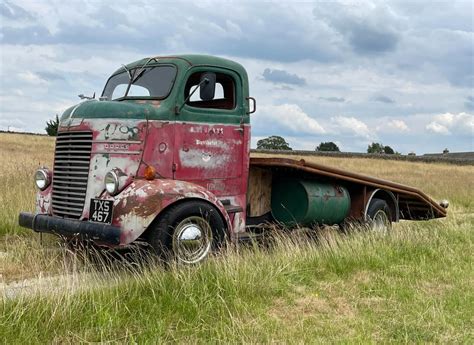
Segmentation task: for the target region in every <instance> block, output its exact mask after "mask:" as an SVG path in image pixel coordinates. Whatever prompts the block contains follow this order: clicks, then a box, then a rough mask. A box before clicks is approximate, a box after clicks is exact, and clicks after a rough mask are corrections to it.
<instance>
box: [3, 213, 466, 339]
mask: <svg viewBox="0 0 474 345" xmlns="http://www.w3.org/2000/svg"><path fill="white" fill-rule="evenodd" d="M473 218H474V217H472V216H470V217H463V218H453V219H450V220H449V221H447V220H445V221H434V222H426V223H415V224H413V223H412V224H408V223H404V224H400V225H399V226H397V227H396V229H395V231H394V232H392V233H391V234H389V235H385V236H384V235H377V234H369V233H354V234H351V235H349V236H342V235H338V234H334V233H331V232H326V233H323V234H322V235H321V236H320V237H319V240H318V241H313V240H307V239H304V238H303V239H302V238H301V237H289V238H287V237H283V239H280V240H279V241H278V243H277V245H276V246H275V247H273V248H271V249H263V248H247V249H245V248H239V250H236V249H231V250H229V252H227V253H225V255H221V256H219V257H216V258H214V259H212V260H209V261H207V262H206V263H205V264H203V265H201V266H198V267H191V268H183V267H173V268H170V269H168V270H165V269H164V268H162V267H159V266H156V265H151V266H148V267H147V268H145V269H144V270H143V271H136V272H130V270H126V271H124V270H121V271H120V270H119V271H109V272H107V273H103V272H102V273H101V271H100V270H99V271H95V272H94V273H93V274H94V277H95V278H94V280H96V281H100V282H99V283H98V284H99V287H97V286H95V287H88V286H87V284H84V285H82V287H79V288H78V289H77V290H75V289H71V288H69V289H67V290H66V291H62V292H56V293H48V292H45V291H43V292H40V293H38V294H36V295H34V296H31V295H30V296H23V297H19V298H16V299H8V300H4V301H3V312H2V319H1V320H2V321H1V324H0V327H1V328H0V334H3V335H4V339H5V340H6V342H7V343H15V342H18V343H27V342H51V341H54V342H78V341H92V342H94V341H119V342H132V341H136V342H152V343H154V342H163V341H178V342H183V343H184V342H186V343H187V342H193V343H195V342H197V343H207V342H275V341H276V342H314V341H320V342H326V341H337V342H339V341H341V342H354V341H362V342H367V341H370V342H388V341H395V342H443V343H452V342H461V343H462V342H465V343H469V342H472V341H474V334H473V333H472V326H473V321H474V292H473V288H472V287H473V286H474V281H473V280H474V265H473V264H474V262H473V257H472V255H471V254H472V253H473V252H474V245H473V244H474V233H473V231H472V224H473V221H474V219H473Z"/></svg>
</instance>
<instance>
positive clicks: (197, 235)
mask: <svg viewBox="0 0 474 345" xmlns="http://www.w3.org/2000/svg"><path fill="white" fill-rule="evenodd" d="M150 230H151V231H150V233H149V234H148V236H147V240H148V243H149V244H150V245H151V247H152V248H153V251H154V252H155V253H156V254H158V256H160V257H161V258H162V259H164V260H165V261H171V260H175V261H177V262H178V263H182V264H188V265H192V264H197V263H199V262H202V261H203V260H205V259H206V258H207V257H208V256H209V254H210V253H211V252H212V251H214V250H216V249H217V248H219V246H220V245H221V244H222V242H223V240H224V236H225V225H224V221H223V219H222V217H221V215H220V214H219V212H218V211H217V210H216V209H215V208H214V207H213V206H211V205H209V204H208V203H206V202H204V201H188V202H184V203H180V204H177V205H174V206H171V207H170V208H169V209H168V210H166V211H165V212H164V213H163V214H162V215H161V216H160V217H159V218H158V221H157V223H156V224H154V225H153V227H152V228H151V229H150Z"/></svg>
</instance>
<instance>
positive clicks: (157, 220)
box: [140, 196, 231, 238]
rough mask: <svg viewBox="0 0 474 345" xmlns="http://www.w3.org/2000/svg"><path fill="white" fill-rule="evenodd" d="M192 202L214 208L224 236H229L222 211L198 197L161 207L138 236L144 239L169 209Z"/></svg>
mask: <svg viewBox="0 0 474 345" xmlns="http://www.w3.org/2000/svg"><path fill="white" fill-rule="evenodd" d="M192 201H201V202H204V203H206V204H208V205H209V206H211V207H212V208H214V209H215V210H216V211H217V213H218V214H219V217H221V219H222V223H223V224H224V226H225V232H226V234H225V235H226V236H230V229H231V228H230V226H231V224H230V222H229V221H228V217H226V216H225V214H224V213H223V210H222V209H219V207H217V205H216V204H214V203H212V202H211V201H210V200H208V199H205V198H198V197H195V196H194V197H183V198H180V199H177V200H175V201H173V202H171V203H169V204H168V205H166V206H165V207H163V208H162V209H161V210H160V211H159V212H158V213H157V214H156V216H155V218H154V219H153V220H152V221H151V223H150V224H149V225H148V227H147V228H146V229H145V231H144V232H143V234H142V235H141V236H140V237H145V238H146V236H148V233H149V232H150V231H151V229H152V228H153V227H154V226H155V225H156V223H157V222H159V221H160V220H161V218H162V217H163V215H164V214H165V213H166V212H168V210H169V209H171V208H173V207H175V206H178V205H181V204H185V203H188V202H192Z"/></svg>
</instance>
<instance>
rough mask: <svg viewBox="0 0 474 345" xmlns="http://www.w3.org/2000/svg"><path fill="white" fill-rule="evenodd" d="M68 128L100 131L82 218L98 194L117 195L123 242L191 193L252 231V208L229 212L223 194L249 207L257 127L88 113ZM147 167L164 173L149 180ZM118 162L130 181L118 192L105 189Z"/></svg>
mask: <svg viewBox="0 0 474 345" xmlns="http://www.w3.org/2000/svg"><path fill="white" fill-rule="evenodd" d="M154 105H155V106H159V102H158V103H156V104H154ZM60 130H61V131H65V130H69V131H92V133H93V143H92V151H91V159H90V168H89V177H88V185H87V193H86V200H85V204H84V209H83V214H82V218H81V219H83V220H87V219H88V218H89V207H90V200H91V199H92V198H104V199H109V200H114V214H113V222H112V224H113V225H116V226H119V227H120V228H121V229H122V238H121V244H128V243H130V242H132V241H134V240H136V239H137V238H138V237H139V236H140V235H141V234H142V233H143V232H144V231H145V230H146V229H147V227H148V226H149V225H150V224H151V222H152V221H153V220H154V219H155V217H156V216H157V215H158V214H159V213H160V212H161V211H162V210H163V209H164V208H166V207H168V206H169V205H171V204H172V203H174V202H176V201H178V200H181V199H183V198H198V199H203V200H206V201H208V202H210V203H211V204H213V205H214V206H215V207H216V208H217V209H218V210H219V212H221V214H222V216H223V218H224V219H225V222H226V224H227V228H228V231H229V233H230V234H232V233H234V232H243V231H245V213H244V212H239V213H233V214H231V215H230V216H229V215H228V214H227V212H226V210H225V208H224V206H223V204H222V202H221V200H226V202H228V203H230V204H231V205H233V206H240V207H241V208H242V210H245V207H246V190H247V178H248V165H249V152H250V127H249V126H236V125H218V124H213V125H211V124H194V123H179V122H174V123H173V122H168V121H148V123H147V121H137V120H126V121H116V120H112V121H111V120H110V119H107V120H101V119H87V120H83V121H76V123H74V124H72V125H71V126H69V127H68V128H64V127H62V128H60ZM147 166H152V167H154V168H155V170H156V172H157V177H158V178H157V179H156V180H153V181H147V180H145V179H143V176H144V170H145V168H146V167H147ZM112 169H115V170H116V171H117V172H118V174H119V175H120V176H123V179H124V182H123V185H124V186H125V189H124V190H123V191H122V192H121V193H119V194H118V195H117V196H115V197H112V196H110V195H108V194H107V193H106V192H105V191H104V178H105V174H106V173H107V172H108V171H110V170H112ZM53 174H54V173H53ZM184 181H187V182H184ZM49 200H50V197H49ZM43 204H44V203H43ZM42 210H43V211H46V208H44V207H43V208H42ZM41 213H43V212H41ZM45 213H50V209H48V212H45Z"/></svg>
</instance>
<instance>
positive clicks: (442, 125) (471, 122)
mask: <svg viewBox="0 0 474 345" xmlns="http://www.w3.org/2000/svg"><path fill="white" fill-rule="evenodd" d="M426 129H427V130H428V131H430V132H433V133H436V134H443V135H449V134H468V135H469V134H470V135H473V134H474V115H472V114H468V113H458V114H452V113H445V114H439V115H435V116H434V119H433V121H431V122H430V123H429V124H428V125H426Z"/></svg>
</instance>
